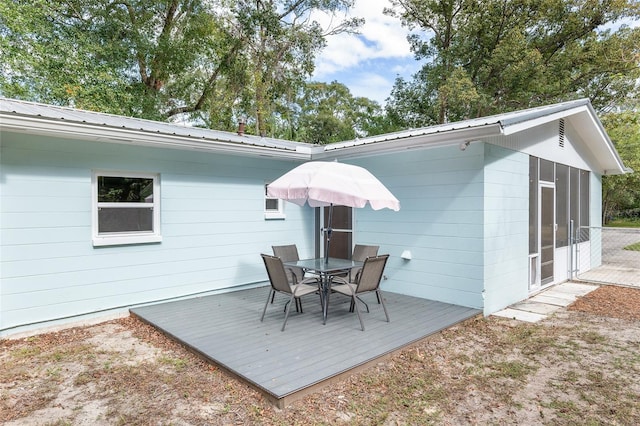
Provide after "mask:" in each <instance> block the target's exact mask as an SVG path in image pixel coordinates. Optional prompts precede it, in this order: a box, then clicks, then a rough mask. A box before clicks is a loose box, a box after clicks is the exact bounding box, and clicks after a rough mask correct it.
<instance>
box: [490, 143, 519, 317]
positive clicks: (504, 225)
mask: <svg viewBox="0 0 640 426" xmlns="http://www.w3.org/2000/svg"><path fill="white" fill-rule="evenodd" d="M484 161H485V166H484V194H485V199H484V203H485V205H484V212H485V216H484V241H483V242H484V275H483V280H484V287H485V288H484V297H485V300H484V312H485V314H487V315H488V314H490V313H493V312H495V311H497V310H499V309H502V308H504V307H506V306H508V305H509V304H511V303H514V302H517V301H520V300H522V299H525V298H526V297H527V295H528V294H527V292H528V290H527V273H528V263H527V260H528V241H529V234H528V229H529V228H528V226H529V156H528V155H526V154H523V153H520V152H515V151H511V150H508V149H505V148H501V147H499V146H496V145H490V144H485V145H484Z"/></svg>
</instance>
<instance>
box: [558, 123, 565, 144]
mask: <svg viewBox="0 0 640 426" xmlns="http://www.w3.org/2000/svg"><path fill="white" fill-rule="evenodd" d="M558 146H559V147H560V148H564V118H561V119H560V122H559V125H558Z"/></svg>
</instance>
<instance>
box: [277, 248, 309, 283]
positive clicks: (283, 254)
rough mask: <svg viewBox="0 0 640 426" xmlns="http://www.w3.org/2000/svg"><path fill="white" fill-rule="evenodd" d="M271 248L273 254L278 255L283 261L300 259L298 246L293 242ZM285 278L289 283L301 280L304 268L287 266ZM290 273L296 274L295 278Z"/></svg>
mask: <svg viewBox="0 0 640 426" xmlns="http://www.w3.org/2000/svg"><path fill="white" fill-rule="evenodd" d="M271 248H272V249H273V255H274V256H276V257H279V258H280V259H281V260H282V261H283V262H295V261H296V260H300V256H299V255H298V247H297V246H296V245H295V244H289V245H284V246H271ZM286 273H287V279H288V280H289V282H290V283H296V282H300V281H302V279H303V278H304V270H303V269H302V268H287V269H286ZM292 273H293V274H295V275H296V277H295V279H294V277H293V276H292Z"/></svg>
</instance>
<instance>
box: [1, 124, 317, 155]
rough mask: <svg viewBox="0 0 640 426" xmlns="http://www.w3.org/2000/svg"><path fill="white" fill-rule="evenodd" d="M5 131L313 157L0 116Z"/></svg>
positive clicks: (228, 143) (229, 143) (291, 151)
mask: <svg viewBox="0 0 640 426" xmlns="http://www.w3.org/2000/svg"><path fill="white" fill-rule="evenodd" d="M0 117H1V120H0V123H1V125H2V129H3V130H6V131H14V132H17V133H30V134H39V135H44V136H50V135H56V136H59V137H67V138H71V139H82V140H90V141H98V142H108V143H118V144H127V145H138V146H149V147H156V148H171V149H181V150H193V151H206V152H220V153H229V154H240V155H249V156H260V157H265V156H266V157H276V158H283V159H287V158H288V159H295V160H308V159H309V157H310V154H309V153H305V152H304V150H301V151H299V150H298V149H297V148H296V149H295V150H294V149H284V148H277V147H273V146H260V145H253V144H249V143H247V144H243V143H241V142H233V141H224V140H212V139H205V138H201V139H197V138H193V137H187V136H179V135H167V134H164V133H157V134H156V133H151V132H148V131H147V132H145V131H140V130H132V129H127V128H122V129H114V128H111V127H106V126H99V125H92V124H83V123H74V122H63V121H60V120H48V119H42V118H38V117H25V116H19V117H16V116H14V115H4V114H0Z"/></svg>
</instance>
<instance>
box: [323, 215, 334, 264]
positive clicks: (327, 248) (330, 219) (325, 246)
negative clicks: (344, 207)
mask: <svg viewBox="0 0 640 426" xmlns="http://www.w3.org/2000/svg"><path fill="white" fill-rule="evenodd" d="M332 216H333V203H331V204H329V221H328V224H329V226H327V241H326V242H325V244H324V263H325V265H326V264H327V263H329V246H330V245H331V222H332V219H333V218H332Z"/></svg>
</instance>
